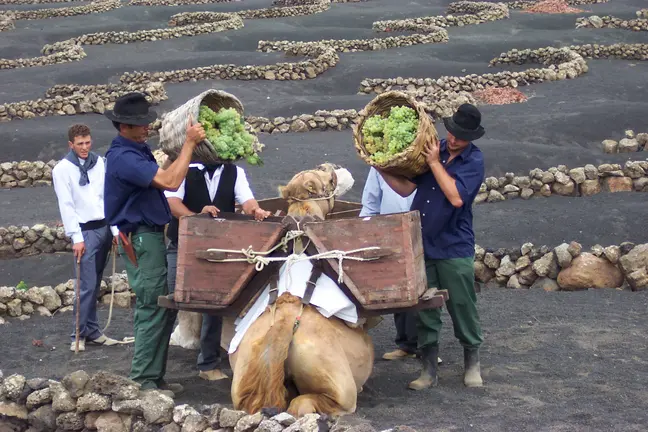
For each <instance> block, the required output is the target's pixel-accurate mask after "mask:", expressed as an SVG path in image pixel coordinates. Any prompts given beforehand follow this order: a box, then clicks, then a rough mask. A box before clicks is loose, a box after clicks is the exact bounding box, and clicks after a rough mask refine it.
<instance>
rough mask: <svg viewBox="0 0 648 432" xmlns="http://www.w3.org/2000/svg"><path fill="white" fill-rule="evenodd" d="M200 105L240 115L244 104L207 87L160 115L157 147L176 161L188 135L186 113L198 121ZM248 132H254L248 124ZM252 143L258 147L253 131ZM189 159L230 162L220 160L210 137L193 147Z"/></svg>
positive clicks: (211, 162) (222, 92)
mask: <svg viewBox="0 0 648 432" xmlns="http://www.w3.org/2000/svg"><path fill="white" fill-rule="evenodd" d="M200 105H206V106H208V107H209V108H211V109H212V110H214V111H215V112H218V110H220V109H221V108H234V109H235V110H236V111H237V112H238V113H239V114H240V115H241V117H243V104H242V103H241V101H240V100H238V98H236V96H234V95H232V94H230V93H227V92H224V91H222V90H214V89H211V90H207V91H205V92H203V93H201V94H199V95H198V96H196V97H194V98H192V99H190V100H188V101H187V102H186V103H184V104H183V105H181V106H180V107H178V108H176V109H174V110H173V111H171V112H169V113H167V114H165V115H164V116H163V118H162V126H161V127H160V144H159V146H160V149H161V150H162V151H164V153H166V154H167V155H168V156H169V158H170V159H171V160H175V159H176V158H177V157H178V155H179V154H180V151H181V150H182V146H183V144H184V141H185V139H186V137H187V122H188V121H189V114H192V115H193V119H194V122H197V121H198V115H199V112H200ZM246 129H248V132H253V131H251V130H250V128H248V127H247V125H246ZM253 136H254V143H253V146H254V147H255V148H260V147H259V146H260V144H259V143H258V138H257V136H256V135H255V134H253ZM191 161H192V162H199V163H203V164H214V163H223V162H232V161H223V160H221V159H219V157H218V155H217V154H216V152H215V151H214V148H213V147H212V145H211V143H210V142H209V140H206V139H205V140H204V141H202V142H201V143H200V144H198V145H197V146H196V148H195V149H194V152H193V155H192V158H191Z"/></svg>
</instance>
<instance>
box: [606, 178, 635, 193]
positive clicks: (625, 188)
mask: <svg viewBox="0 0 648 432" xmlns="http://www.w3.org/2000/svg"><path fill="white" fill-rule="evenodd" d="M603 187H604V188H605V189H606V190H607V191H608V192H632V189H633V184H632V179H631V178H630V177H606V178H604V179H603Z"/></svg>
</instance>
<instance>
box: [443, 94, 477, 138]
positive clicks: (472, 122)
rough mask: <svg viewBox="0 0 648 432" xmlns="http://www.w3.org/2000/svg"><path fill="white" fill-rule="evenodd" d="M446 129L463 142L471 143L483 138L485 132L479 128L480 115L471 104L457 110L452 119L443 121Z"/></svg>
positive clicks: (448, 118)
mask: <svg viewBox="0 0 648 432" xmlns="http://www.w3.org/2000/svg"><path fill="white" fill-rule="evenodd" d="M443 123H444V124H445V127H446V129H447V130H448V132H450V133H451V134H452V135H454V136H455V137H457V138H459V139H460V140H464V141H473V140H476V139H478V138H481V137H482V136H484V134H485V133H486V131H485V130H484V128H483V127H482V126H481V113H480V112H479V110H478V109H477V107H475V106H474V105H471V104H468V103H466V104H463V105H461V106H460V107H459V108H457V112H455V113H454V115H453V116H452V117H446V118H444V119H443Z"/></svg>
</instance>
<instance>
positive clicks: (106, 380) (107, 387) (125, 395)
mask: <svg viewBox="0 0 648 432" xmlns="http://www.w3.org/2000/svg"><path fill="white" fill-rule="evenodd" d="M88 388H89V389H90V391H92V392H94V393H99V394H103V395H109V396H112V397H113V398H114V399H115V400H123V399H137V398H138V396H139V390H140V384H138V383H136V382H135V381H133V380H130V379H128V378H125V377H122V376H119V375H116V374H113V373H111V372H106V371H99V372H97V373H96V374H94V375H93V376H92V378H90V381H89V383H88Z"/></svg>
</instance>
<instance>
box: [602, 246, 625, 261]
mask: <svg viewBox="0 0 648 432" xmlns="http://www.w3.org/2000/svg"><path fill="white" fill-rule="evenodd" d="M603 255H605V258H607V259H608V261H610V262H611V263H612V264H616V263H618V262H619V258H621V248H619V246H608V247H606V248H605V249H603Z"/></svg>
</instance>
